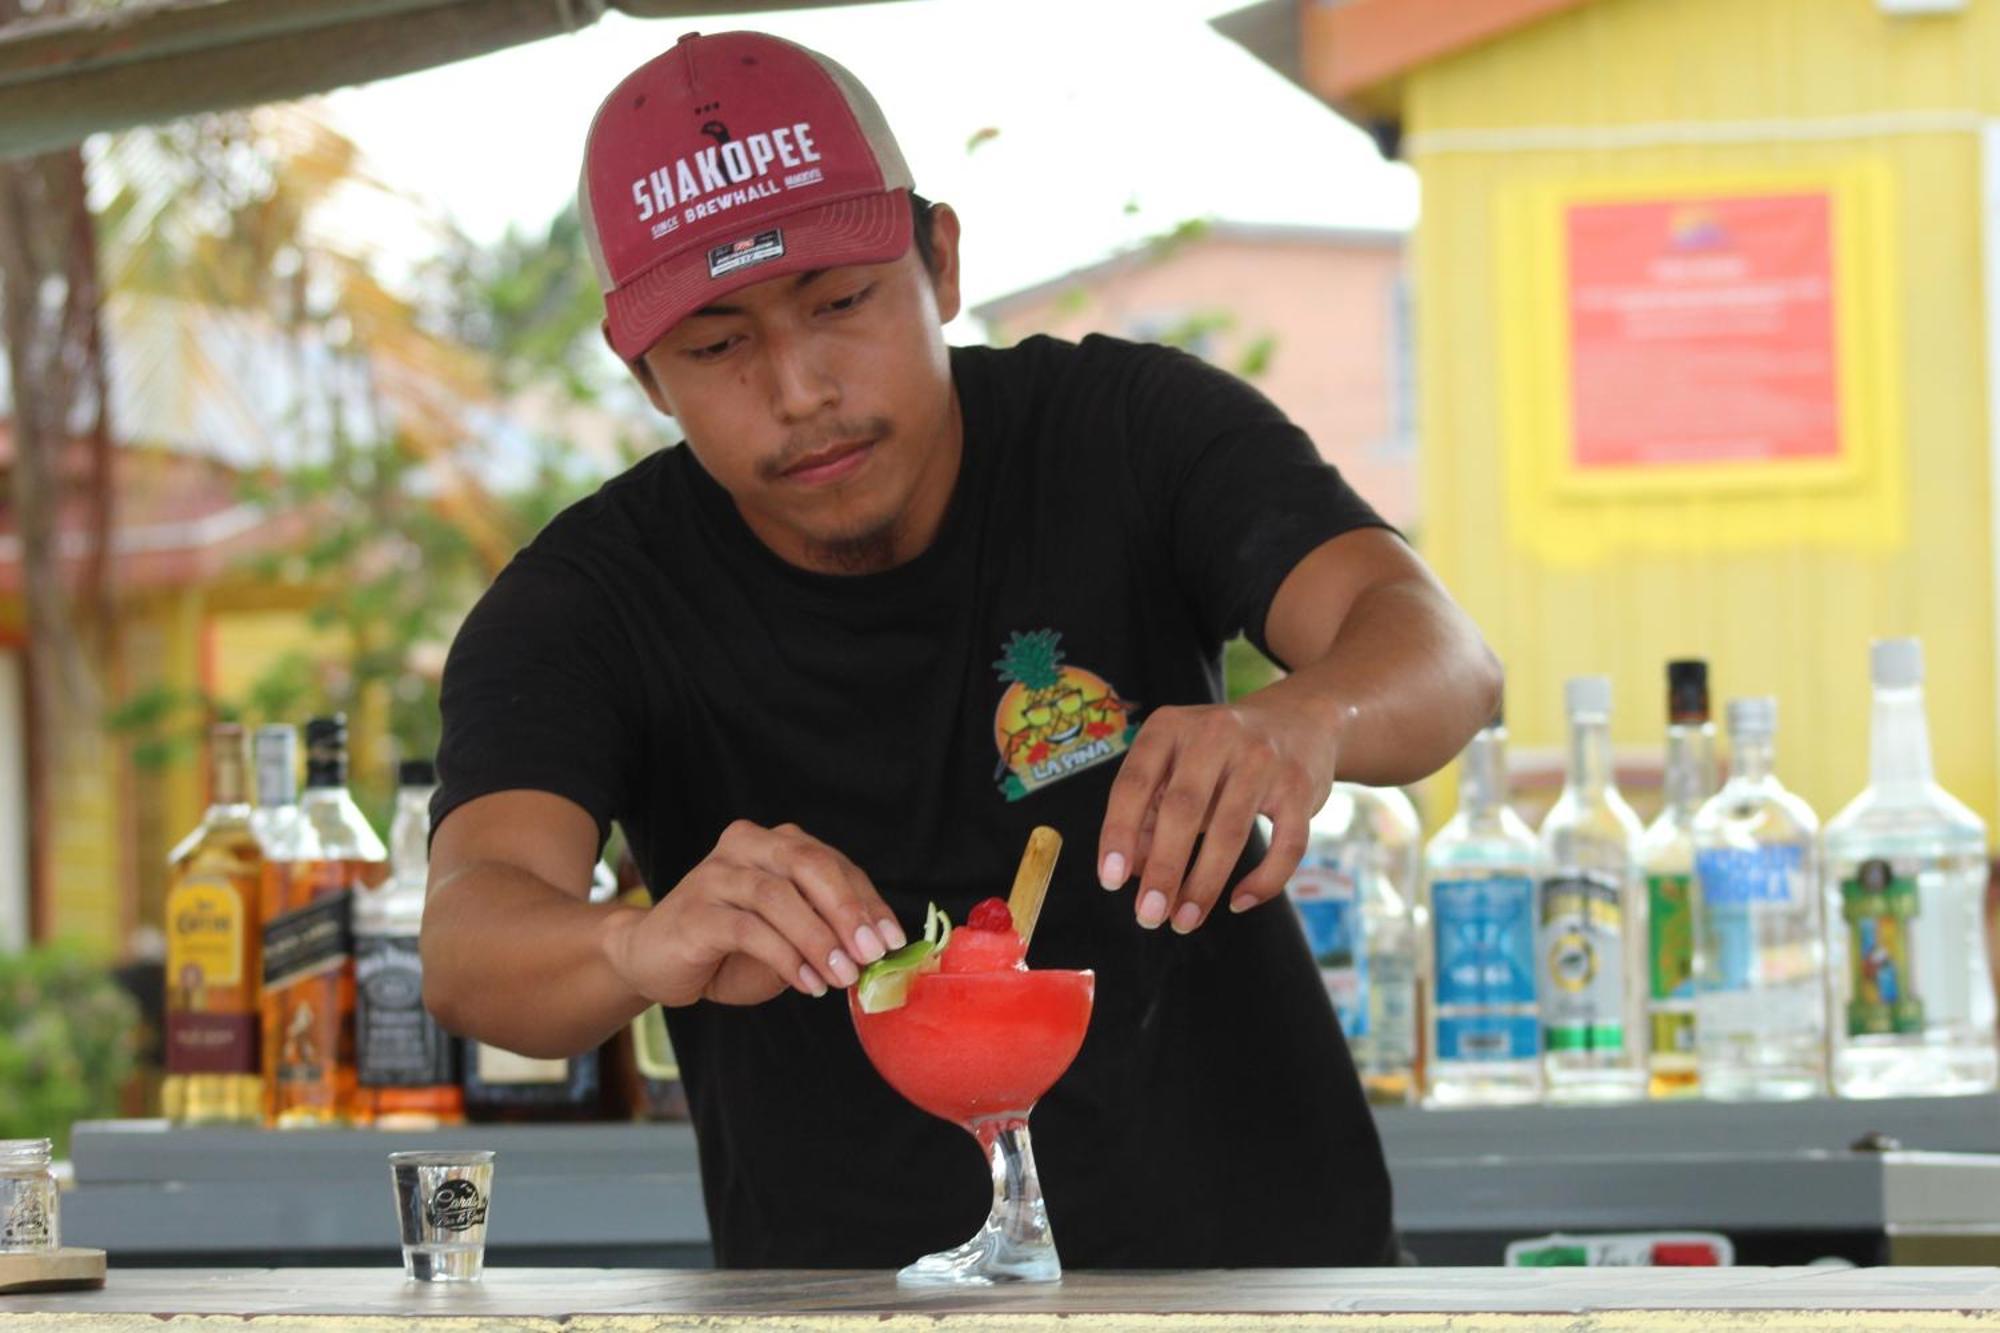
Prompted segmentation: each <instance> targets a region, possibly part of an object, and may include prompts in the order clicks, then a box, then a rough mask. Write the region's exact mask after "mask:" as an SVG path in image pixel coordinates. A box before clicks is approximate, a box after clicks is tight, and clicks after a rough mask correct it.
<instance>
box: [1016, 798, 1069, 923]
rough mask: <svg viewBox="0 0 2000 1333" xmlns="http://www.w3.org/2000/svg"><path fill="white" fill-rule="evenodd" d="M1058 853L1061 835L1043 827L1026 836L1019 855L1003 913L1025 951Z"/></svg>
mask: <svg viewBox="0 0 2000 1333" xmlns="http://www.w3.org/2000/svg"><path fill="white" fill-rule="evenodd" d="M1061 851H1062V834H1060V833H1058V832H1056V831H1055V830H1054V829H1052V828H1050V827H1049V826H1048V825H1046V824H1042V825H1039V826H1038V827H1037V828H1036V829H1035V831H1034V832H1033V833H1030V834H1029V835H1028V849H1027V850H1026V851H1024V852H1022V853H1021V866H1020V868H1019V869H1018V870H1016V871H1015V872H1014V890H1013V892H1011V893H1009V894H1008V895H1007V911H1008V913H1009V914H1010V915H1012V916H1013V918H1014V933H1015V934H1017V935H1019V936H1020V937H1021V947H1022V948H1024V949H1025V948H1026V947H1027V945H1028V937H1029V936H1030V935H1033V934H1034V933H1035V919H1036V918H1037V917H1039V916H1041V914H1042V899H1043V898H1046V897H1047V896H1048V893H1049V876H1051V875H1053V874H1055V872H1056V856H1057V855H1058V854H1059V853H1060V852H1061Z"/></svg>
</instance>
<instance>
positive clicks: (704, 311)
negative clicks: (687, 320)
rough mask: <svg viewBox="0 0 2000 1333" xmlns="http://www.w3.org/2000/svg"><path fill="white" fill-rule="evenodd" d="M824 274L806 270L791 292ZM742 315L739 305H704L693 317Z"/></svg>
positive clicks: (819, 271)
mask: <svg viewBox="0 0 2000 1333" xmlns="http://www.w3.org/2000/svg"><path fill="white" fill-rule="evenodd" d="M825 274H826V270H825V269H823V268H815V269H808V270H806V271H805V272H804V273H801V274H799V276H798V277H797V278H796V279H794V280H793V282H792V290H793V291H797V290H799V289H800V288H801V287H805V286H809V285H810V284H811V283H812V281H813V279H815V278H819V277H823V276H825ZM742 313H743V307H742V306H740V305H705V306H703V307H702V308H701V309H699V310H697V311H695V312H694V315H695V316H701V315H740V314H742ZM692 317H693V316H691V318H692Z"/></svg>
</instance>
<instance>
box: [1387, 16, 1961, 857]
mask: <svg viewBox="0 0 2000 1333" xmlns="http://www.w3.org/2000/svg"><path fill="white" fill-rule="evenodd" d="M1407 86H1408V95H1407V101H1406V103H1405V106H1404V111H1405V120H1404V130H1405V135H1406V138H1405V151H1406V155H1407V156H1408V157H1409V159H1410V161H1411V162H1412V163H1413V164H1414V165H1415V166H1416V167H1417V169H1418V171H1419V173H1420V175H1421V177H1422V182H1423V217H1422V221H1421V224H1420V226H1419V228H1418V230H1417V233H1416V238H1415V246H1414V256H1415V275H1416V277H1415V284H1416V310H1417V335H1418V358H1419V372H1420V373H1419V381H1420V392H1421V395H1422V396H1421V416H1420V420H1421V430H1422V448H1421V450H1420V457H1421V469H1422V477H1421V487H1422V508H1423V512H1424V513H1425V515H1426V520H1427V521H1426V523H1425V525H1424V535H1425V548H1426V554H1427V555H1428V557H1429V558H1430V560H1431V561H1432V563H1433V564H1434V565H1435V566H1436V567H1437V568H1438V570H1439V572H1440V573H1441V574H1442V575H1443V577H1444V578H1445V579H1446V580H1447V581H1448V583H1449V584H1450V586H1451V587H1452V589H1453V590H1454V592H1455V593H1456V594H1457V595H1458V596H1459V597H1460V599H1461V600H1462V601H1463V602H1464V603H1465V605H1466V606H1467V607H1468V608H1469V609H1470V610H1471V612H1472V613H1473V614H1474V615H1475V616H1476V617H1477V619H1478V620H1479V622H1480V624H1481V626H1482V627H1483V628H1484V629H1485V631H1486V633H1487V635H1488V637H1489V638H1490V640H1491V641H1492V642H1493V644H1494V646H1495V648H1496V650H1497V651H1498V652H1499V653H1500V654H1501V656H1502V657H1503V659H1504V660H1505V661H1506V663H1507V666H1508V669H1509V697H1508V715H1509V722H1510V724H1511V726H1512V730H1513V734H1514V738H1515V743H1516V744H1517V746H1528V747H1555V746H1558V745H1560V743H1561V736H1562V726H1563V719H1562V716H1561V688H1562V680H1563V678H1564V677H1566V676H1569V675H1573V674H1579V673H1585V672H1608V673H1609V674H1611V675H1612V677H1613V679H1614V683H1615V686H1616V715H1615V717H1614V724H1613V725H1614V736H1615V739H1616V741H1617V742H1618V743H1619V744H1620V746H1621V747H1632V748H1638V747H1653V748H1657V746H1658V743H1659V736H1660V733H1661V730H1662V727H1663V724H1664V710H1663V705H1664V690H1665V682H1664V663H1665V662H1666V660H1667V659H1668V658H1670V657H1674V656H1683V655H1688V656H1704V657H1707V658H1708V659H1709V660H1710V662H1711V669H1712V679H1713V683H1714V687H1715V693H1716V702H1717V712H1718V720H1719V717H1720V705H1721V702H1722V700H1723V699H1725V698H1727V697H1730V696H1735V695H1743V694H1753V693H1772V694H1775V695H1777V696H1778V698H1779V701H1780V736H1779V750H1780V771H1781V774H1782V775H1783V776H1784V777H1785V779H1786V780H1787V782H1788V783H1789V784H1790V785H1791V786H1792V787H1793V788H1794V789H1795V790H1798V791H1799V792H1801V793H1802V794H1803V795H1804V796H1805V797H1806V798H1807V799H1808V800H1809V801H1811V802H1812V804H1813V805H1814V807H1815V808H1816V809H1817V810H1818V811H1819V812H1820V813H1821V816H1822V818H1824V817H1827V816H1830V815H1831V814H1832V813H1833V812H1834V811H1835V810H1837V809H1838V808H1839V806H1840V805H1841V804H1843V803H1844V802H1845V801H1846V800H1847V799H1848V798H1849V797H1851V796H1852V795H1853V794H1854V792H1855V791H1857V790H1858V789H1859V788H1860V787H1861V785H1862V784H1863V783H1864V782H1865V781H1866V776H1867V739H1868V737H1867V730H1868V712H1869V688H1868V675H1867V672H1868V660H1867V650H1868V643H1869V640H1870V639H1871V638H1872V637H1875V636H1878V635H1888V634H1916V635H1919V636H1921V638H1922V639H1923V641H1924V647H1925V651H1926V656H1927V666H1928V673H1929V704H1930V716H1931V722H1932V740H1933V745H1934V748H1935V751H1936V757H1937V761H1938V770H1939V777H1940V780H1941V781H1942V782H1943V783H1944V784H1945V785H1946V786H1947V787H1949V788H1951V789H1952V790H1953V791H1955V792H1956V793H1957V794H1958V795H1959V796H1960V797H1961V798H1963V799H1965V800H1966V801H1968V802H1969V803H1971V804H1972V805H1973V806H1974V808H1975V809H1977V810H1979V811H1980V812H1981V813H1982V814H1983V815H1984V816H1985V817H1986V818H1987V819H1988V821H1989V823H1990V822H1992V821H1993V820H1994V819H1995V818H1996V815H2000V810H1996V797H2000V790H1997V789H1996V788H1997V786H2000V783H1996V759H1995V748H1996V718H1995V704H1994V690H1995V683H1994V673H1995V669H1996V664H1995V660H1994V630H1995V627H1994V616H1993V587H1992V551H1991V542H1992V533H1991V518H1992V505H1993V501H1992V496H1991V479H1990V477H1989V461H1988V443H1987V407H1986V391H1987V385H1986V367H1985V344H1984V339H1985V316H1984V310H1983V304H1982V299H1981V282H1982V268H1981V264H1982V244H1981V227H1982V225H1983V224H1982V221H1981V217H1980V180H1979V170H1980V149H1979V139H1978V136H1977V128H1978V118H1979V117H1980V116H1981V115H1987V114H1993V113H1994V112H1996V111H2000V105H1996V103H2000V5H1996V4H1990V3H1982V2H1981V0H1974V2H1973V3H1972V4H1971V5H1970V6H1969V10H1968V12H1967V13H1966V14H1965V15H1962V16H1955V17H1934V18H1928V19H1923V20H1912V19H1900V20H1899V19H1893V18H1889V17H1887V16H1883V15H1881V14H1879V13H1878V12H1877V9H1876V6H1875V3H1874V0H1597V3H1594V4H1590V5H1586V6H1584V7H1583V8H1581V9H1579V10H1576V11H1572V12H1571V13H1569V14H1566V15H1564V16H1561V17H1558V18H1555V19H1552V20H1548V21H1545V22H1541V23H1538V24H1535V25H1532V26H1530V27H1528V28H1526V29H1523V30H1521V31H1520V32H1518V33H1516V34H1513V35H1510V36H1509V37H1507V38H1504V39H1502V40H1500V41H1497V42H1494V43H1491V44H1489V45H1487V46H1484V47H1480V48H1475V49H1473V50H1471V51H1468V52H1465V53H1462V54H1460V55H1458V56H1455V57H1453V58H1450V59H1447V60H1444V61H1441V62H1439V63H1437V64H1435V65H1432V66H1429V67H1427V68H1424V69H1421V70H1419V71H1417V72H1415V73H1414V74H1413V75H1412V76H1411V78H1410V80H1409V82H1408V85H1407ZM1857 170H1858V171H1861V172H1863V173H1874V175H1875V176H1876V178H1878V179H1879V180H1880V181H1881V182H1882V183H1883V186H1884V188H1883V189H1882V191H1881V193H1880V198H1881V200H1882V202H1883V207H1884V210H1885V215H1884V217H1883V218H1882V219H1881V222H1882V224H1883V225H1882V226H1881V227H1880V228H1879V233H1880V235H1881V236H1882V237H1884V238H1886V239H1884V240H1882V242H1881V244H1880V246H1879V253H1875V254H1873V255H1872V256H1871V258H1870V262H1871V263H1873V264H1876V265H1877V266H1878V267H1879V268H1880V270H1881V272H1882V273H1884V274H1886V275H1887V279H1888V281H1887V285H1886V286H1885V287H1884V289H1883V291H1884V293H1885V301H1886V305H1885V310H1884V317H1885V318H1887V319H1889V320H1891V321H1893V323H1894V324H1895V325H1897V326H1899V327H1900V335H1899V336H1894V337H1891V338H1889V339H1888V340H1886V350H1883V351H1880V352H1869V353H1867V355H1869V356H1887V357H1890V358H1893V361H1892V363H1891V364H1889V365H1886V366H1883V365H1877V364H1870V365H1868V366H1864V367H1862V368H1861V369H1863V370H1866V371H1869V372H1880V373H1879V374H1874V375H1873V376H1872V377H1873V378H1874V379H1875V381H1876V382H1878V383H1886V384H1889V385H1891V386H1893V387H1894V399H1893V402H1892V404H1891V409H1890V410H1891V411H1892V413H1893V417H1892V419H1891V420H1890V421H1889V423H1888V435H1889V437H1890V438H1889V439H1888V441H1887V443H1888V445H1889V446H1890V447H1891V450H1892V454H1893V456H1894V457H1896V458H1899V459H1900V462H1899V463H1897V464H1896V465H1895V471H1894V473H1893V474H1892V475H1889V476H1886V477H1876V478H1872V479H1869V480H1867V481H1865V482H1864V483H1862V487H1863V491H1862V493H1861V495H1860V498H1861V499H1863V500H1866V501H1868V502H1869V503H1871V504H1874V505H1875V506H1876V512H1877V513H1878V514H1880V513H1883V512H1884V511H1883V510H1882V506H1888V509H1887V511H1886V517H1885V518H1884V519H1883V522H1885V523H1886V525H1887V536H1886V537H1885V535H1884V530H1883V529H1882V528H1880V527H1871V529H1870V530H1868V531H1865V532H1856V533H1855V534H1854V537H1853V539H1852V540H1843V539H1842V538H1841V536H1840V534H1839V532H1838V525H1837V524H1832V523H1828V522H1826V521H1824V520H1825V518H1826V517H1827V512H1826V511H1827V507H1828V506H1830V505H1833V504H1835V503H1836V502H1837V501H1838V500H1839V498H1840V496H1841V494H1842V493H1841V492H1838V491H1812V490H1805V489H1801V490H1796V491H1791V492H1787V491H1784V490H1775V491H1765V492H1762V493H1753V494H1750V495H1741V496H1733V497H1723V496H1700V497H1688V496H1672V495H1650V496H1648V495H1626V496H1607V497H1602V498H1598V499H1594V500H1590V501H1587V502H1578V501H1575V500H1574V499H1572V500H1571V501H1570V502H1568V515H1569V517H1570V518H1571V519H1572V520H1574V521H1576V522H1578V523H1581V524H1584V525H1585V526H1586V527H1587V529H1588V531H1589V533H1590V534H1591V537H1592V541H1591V542H1589V543H1585V545H1586V546H1590V545H1595V546H1596V547H1597V548H1598V549H1597V550H1596V551H1595V552H1594V553H1593V554H1589V555H1587V556H1585V557H1583V558H1581V559H1578V558H1569V559H1562V558H1552V556H1551V554H1550V552H1549V551H1548V550H1547V549H1546V547H1547V543H1546V542H1538V541H1537V540H1535V535H1536V534H1535V530H1534V529H1533V526H1532V525H1533V523H1534V522H1535V521H1536V520H1537V519H1538V518H1539V517H1543V516H1545V514H1546V509H1545V507H1544V508H1537V506H1546V504H1547V503H1549V501H1550V497H1549V496H1546V495H1543V496H1530V497H1526V499H1525V500H1524V498H1523V497H1522V496H1520V495H1518V494H1516V495H1515V496H1514V497H1513V498H1512V499H1511V500H1510V495H1509V475H1510V470H1513V469H1514V466H1515V465H1517V464H1518V463H1519V462H1520V458H1519V456H1518V450H1519V449H1521V448H1523V447H1532V445H1533V444H1534V443H1535V442H1533V441H1529V442H1528V443H1527V444H1526V445H1524V443H1523V441H1522V440H1521V439H1519V438H1518V435H1519V432H1518V431H1516V432H1510V431H1509V430H1508V429H1507V427H1506V423H1505V414H1506V412H1507V410H1508V404H1509V402H1510V396H1511V397H1514V398H1517V397H1518V393H1517V391H1518V388H1519V386H1518V384H1516V383H1511V382H1510V381H1509V380H1508V376H1509V375H1510V374H1515V375H1517V374H1518V373H1519V370H1518V367H1519V364H1520V360H1521V352H1522V345H1523V341H1524V340H1526V339H1529V338H1530V337H1531V336H1532V335H1531V333H1530V330H1531V329H1532V328H1533V326H1534V325H1535V323H1536V320H1537V319H1538V318H1546V312H1545V311H1543V312H1538V311H1537V310H1535V309H1533V308H1531V307H1530V308H1523V301H1524V297H1523V295H1522V293H1521V292H1520V291H1519V290H1518V282H1515V283H1513V286H1514V288H1516V289H1515V290H1511V291H1510V278H1511V277H1514V276H1518V275H1512V274H1510V270H1511V269H1512V268H1513V267H1514V266H1515V265H1518V264H1520V263H1524V262H1526V261H1525V258H1524V257H1523V256H1520V255H1517V254H1513V253H1510V252H1509V251H1508V250H1507V249H1506V248H1505V247H1503V246H1501V245H1500V244H1498V243H1497V239H1496V238H1497V237H1498V235H1499V232H1500V231H1501V230H1502V229H1503V228H1504V227H1505V225H1506V217H1507V214H1508V210H1509V209H1510V208H1512V207H1515V206H1516V204H1517V202H1518V200H1519V198H1520V197H1521V196H1522V194H1523V193H1524V192H1527V193H1532V192H1533V191H1534V190H1535V189H1537V188H1539V187H1573V186H1574V185H1576V184H1577V183H1579V182H1589V183H1592V184H1615V183H1617V182H1620V181H1635V182H1636V181H1657V180H1673V179H1699V178H1713V177H1717V176H1723V175H1739V174H1740V175H1748V176H1760V175H1762V176H1768V175H1771V174H1783V173H1798V172H1808V173H1811V172H1827V173H1842V172H1853V171H1857ZM1877 331H1879V329H1878V330H1877ZM1847 369H1848V370H1850V371H1853V370H1855V369H1856V368H1855V367H1852V366H1850V367H1848V368H1847ZM1510 436H1512V437H1513V438H1510ZM1510 449H1512V450H1515V451H1516V453H1515V455H1514V456H1512V457H1510V453H1509V451H1510ZM1855 498H1856V493H1855V492H1854V491H1853V490H1852V489H1850V490H1849V491H1848V492H1847V493H1846V499H1847V500H1849V501H1852V500H1854V499H1855ZM1579 504H1580V505H1581V507H1580V508H1579V507H1578V506H1579ZM1746 505H1748V506H1753V507H1756V512H1757V513H1758V514H1759V518H1760V521H1765V522H1768V523H1769V524H1770V525H1771V530H1772V532H1773V534H1774V537H1773V540H1771V541H1769V542H1765V543H1763V544H1761V546H1760V545H1758V544H1756V543H1752V544H1750V545H1749V546H1748V547H1746V545H1745V543H1744V542H1743V541H1742V540H1741V539H1740V537H1741V533H1742V531H1743V528H1744V524H1743V522H1742V521H1741V517H1740V515H1741V514H1742V512H1743V509H1742V507H1743V506H1746ZM1663 524H1664V525H1665V526H1666V527H1669V528H1678V529H1679V531H1680V533H1681V534H1682V535H1680V536H1678V537H1677V538H1676V539H1675V540H1673V541H1670V542H1668V543H1667V546H1668V547H1669V548H1671V549H1659V543H1657V542H1656V543H1651V544H1650V545H1649V544H1648V543H1646V542H1643V541H1640V540H1638V539H1637V534H1640V533H1643V532H1646V531H1648V530H1651V531H1654V532H1657V531H1659V530H1660V529H1661V528H1662V526H1663ZM1730 533H1735V534H1737V536H1736V538H1734V539H1725V536H1726V534H1730Z"/></svg>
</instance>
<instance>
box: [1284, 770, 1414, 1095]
mask: <svg viewBox="0 0 2000 1333" xmlns="http://www.w3.org/2000/svg"><path fill="white" fill-rule="evenodd" d="M1418 840H1419V830H1418V822H1417V812H1416V809H1415V807H1414V806H1412V805H1411V804H1410V798H1409V797H1407V796H1405V795H1404V794H1403V793H1402V792H1400V791H1398V790H1396V789H1394V788H1375V787H1363V786H1359V785H1357V784H1354V783H1348V782H1339V783H1335V784H1334V787H1333V790H1332V792H1331V793H1329V794H1328V796H1327V799H1326V804H1325V805H1323V806H1321V807H1320V809H1319V812H1318V813H1317V814H1315V815H1314V816H1313V819H1312V828H1311V832H1310V834H1309V835H1308V839H1307V845H1306V854H1305V857H1304V859H1303V860H1302V861H1301V862H1300V865H1299V868H1298V870H1297V871H1295V872H1294V873H1293V875H1292V879H1291V882H1290V883H1289V884H1288V885H1287V886H1286V892H1287V893H1288V894H1289V895H1290V897H1291V900H1292V905H1293V906H1294V908H1296V909H1297V911H1298V913H1299V921H1300V924H1301V925H1302V926H1303V927H1304V929H1305V933H1306V939H1307V942H1308V943H1309V944H1310V945H1311V947H1312V951H1313V957H1314V959H1315V960H1316V961H1317V962H1318V963H1319V969H1320V976H1321V977H1322V979H1324V981H1325V983H1326V989H1327V994H1328V995H1329V996H1330V997H1331V998H1332V1000H1333V1007H1334V1011H1335V1013H1336V1014H1338V1016H1339V1018H1340V1027H1341V1031H1342V1032H1343V1033H1344V1034H1345V1035H1346V1037H1347V1045H1348V1050H1349V1051H1350V1053H1351V1054H1352V1055H1353V1057H1354V1066H1355V1068H1356V1069H1357V1070H1358V1071H1359V1072H1360V1074H1361V1085H1362V1087H1363V1089H1364V1090H1365V1091H1366V1092H1367V1094H1368V1099H1369V1101H1371V1102H1373V1103H1375V1104H1376V1105H1381V1106H1400V1105H1407V1104H1409V1103H1411V1102H1413V1101H1414V1100H1415V1099H1416V1088H1417V1075H1416V1057H1417V1050H1416V1046H1417V944H1416V921H1415V916H1414V912H1413V907H1414V902H1415V890H1416V882H1417V876H1418V863H1419V859H1420V847H1419V841H1418Z"/></svg>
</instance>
